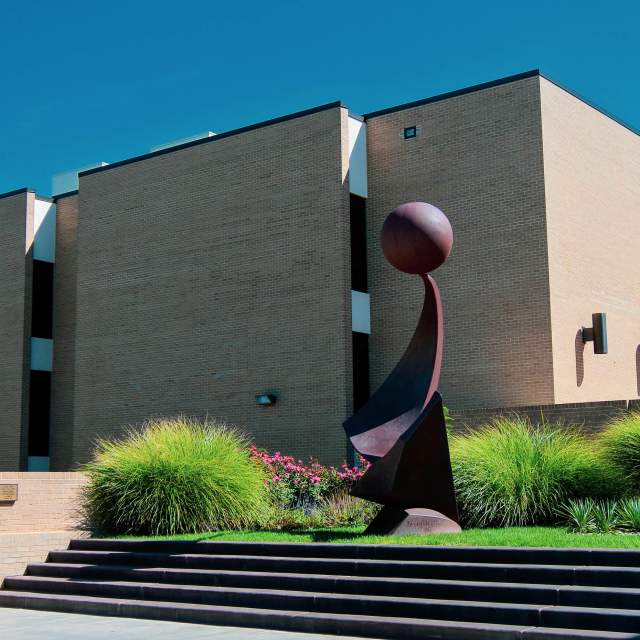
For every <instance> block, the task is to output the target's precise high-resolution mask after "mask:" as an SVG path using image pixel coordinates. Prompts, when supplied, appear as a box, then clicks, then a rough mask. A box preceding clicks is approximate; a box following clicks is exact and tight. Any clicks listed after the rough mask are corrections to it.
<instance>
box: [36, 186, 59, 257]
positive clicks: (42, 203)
mask: <svg viewBox="0 0 640 640" xmlns="http://www.w3.org/2000/svg"><path fill="white" fill-rule="evenodd" d="M33 259H34V260H44V261H45V262H55V260H56V205H55V204H53V202H47V201H46V200H38V198H36V201H35V204H34V208H33Z"/></svg>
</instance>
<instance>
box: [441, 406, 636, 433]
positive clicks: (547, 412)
mask: <svg viewBox="0 0 640 640" xmlns="http://www.w3.org/2000/svg"><path fill="white" fill-rule="evenodd" d="M630 411H640V403H639V402H638V401H633V400H631V401H628V400H617V401H616V400H612V401H605V402H573V403H565V404H552V405H539V406H529V407H508V408H504V407H501V408H492V409H465V410H462V411H455V410H453V411H451V417H452V418H453V423H452V429H453V431H454V433H461V432H464V431H465V430H467V429H475V428H477V427H481V426H483V425H486V424H488V423H489V422H491V421H492V420H493V419H494V418H497V417H499V416H520V417H523V418H526V419H527V420H529V421H530V422H531V423H532V424H540V423H541V422H548V423H551V424H560V425H566V426H571V425H577V426H579V427H581V428H583V429H584V430H586V431H590V432H596V431H599V430H600V429H602V427H604V426H605V425H606V424H607V423H608V422H610V421H611V420H613V419H614V418H617V417H619V416H622V415H624V414H626V413H628V412H630Z"/></svg>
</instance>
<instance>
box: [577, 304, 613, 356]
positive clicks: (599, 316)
mask: <svg viewBox="0 0 640 640" xmlns="http://www.w3.org/2000/svg"><path fill="white" fill-rule="evenodd" d="M591 322H592V324H593V326H592V327H582V341H583V342H593V353H607V352H608V344H607V314H606V313H593V314H591Z"/></svg>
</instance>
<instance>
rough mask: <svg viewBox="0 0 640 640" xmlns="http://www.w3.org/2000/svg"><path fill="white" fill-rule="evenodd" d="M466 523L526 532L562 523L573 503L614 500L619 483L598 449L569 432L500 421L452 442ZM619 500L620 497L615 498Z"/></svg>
mask: <svg viewBox="0 0 640 640" xmlns="http://www.w3.org/2000/svg"><path fill="white" fill-rule="evenodd" d="M451 462H452V468H453V475H454V481H455V487H456V492H457V499H458V505H459V508H460V512H461V517H462V520H463V523H464V524H465V525H467V526H474V527H492V526H524V525H533V524H547V523H552V522H555V521H556V520H557V517H558V516H557V509H558V507H559V505H561V504H563V503H565V502H566V501H567V500H568V499H570V498H576V497H588V496H595V497H610V494H612V493H613V494H615V493H616V491H617V487H618V486H619V483H617V482H616V477H615V474H614V473H612V472H610V471H609V470H608V469H607V467H606V466H605V465H603V464H602V462H601V460H600V458H599V455H598V452H597V450H596V448H594V447H593V446H590V443H589V442H588V441H586V440H585V438H584V437H583V436H582V435H581V434H580V433H579V432H577V431H575V430H573V429H569V428H567V427H561V426H552V425H549V424H542V425H537V426H533V425H531V424H530V423H529V422H527V421H526V420H523V419H520V418H518V417H515V418H507V417H504V418H499V419H497V420H495V421H494V422H493V423H491V424H489V425H487V426H485V427H484V428H481V429H479V430H477V431H475V432H471V433H467V434H465V435H461V436H454V437H453V438H452V439H451ZM611 497H615V495H613V496H611Z"/></svg>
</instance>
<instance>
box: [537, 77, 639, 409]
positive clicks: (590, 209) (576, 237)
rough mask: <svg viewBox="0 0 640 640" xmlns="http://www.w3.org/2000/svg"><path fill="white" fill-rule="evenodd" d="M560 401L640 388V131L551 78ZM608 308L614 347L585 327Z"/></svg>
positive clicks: (546, 123) (547, 133)
mask: <svg viewBox="0 0 640 640" xmlns="http://www.w3.org/2000/svg"><path fill="white" fill-rule="evenodd" d="M541 91H542V131H543V141H544V166H545V179H546V202H547V219H548V239H549V264H550V274H549V276H550V283H551V324H552V330H553V360H554V371H553V374H554V385H555V399H556V402H560V403H566V402H584V401H596V400H621V399H625V398H637V397H638V396H639V395H640V137H639V136H638V135H637V134H635V133H633V132H632V131H629V130H628V129H626V128H624V127H623V126H621V125H619V124H618V123H616V122H615V121H614V120H612V119H611V118H608V117H607V116H605V115H603V114H602V113H600V112H598V111H597V110H595V109H593V108H592V107H590V106H589V105H587V104H585V103H584V102H582V101H581V100H579V99H577V98H575V97H573V96H572V95H570V94H569V93H567V92H566V91H564V90H563V89H560V88H559V87H557V86H555V85H554V84H553V83H551V82H549V81H547V80H545V79H542V80H541ZM598 311H604V312H606V314H607V322H608V329H609V330H608V334H609V353H608V355H594V353H593V343H590V344H587V345H584V346H583V344H582V342H581V340H580V339H579V336H578V332H579V331H580V329H581V327H582V326H591V314H592V313H594V312H598Z"/></svg>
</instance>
